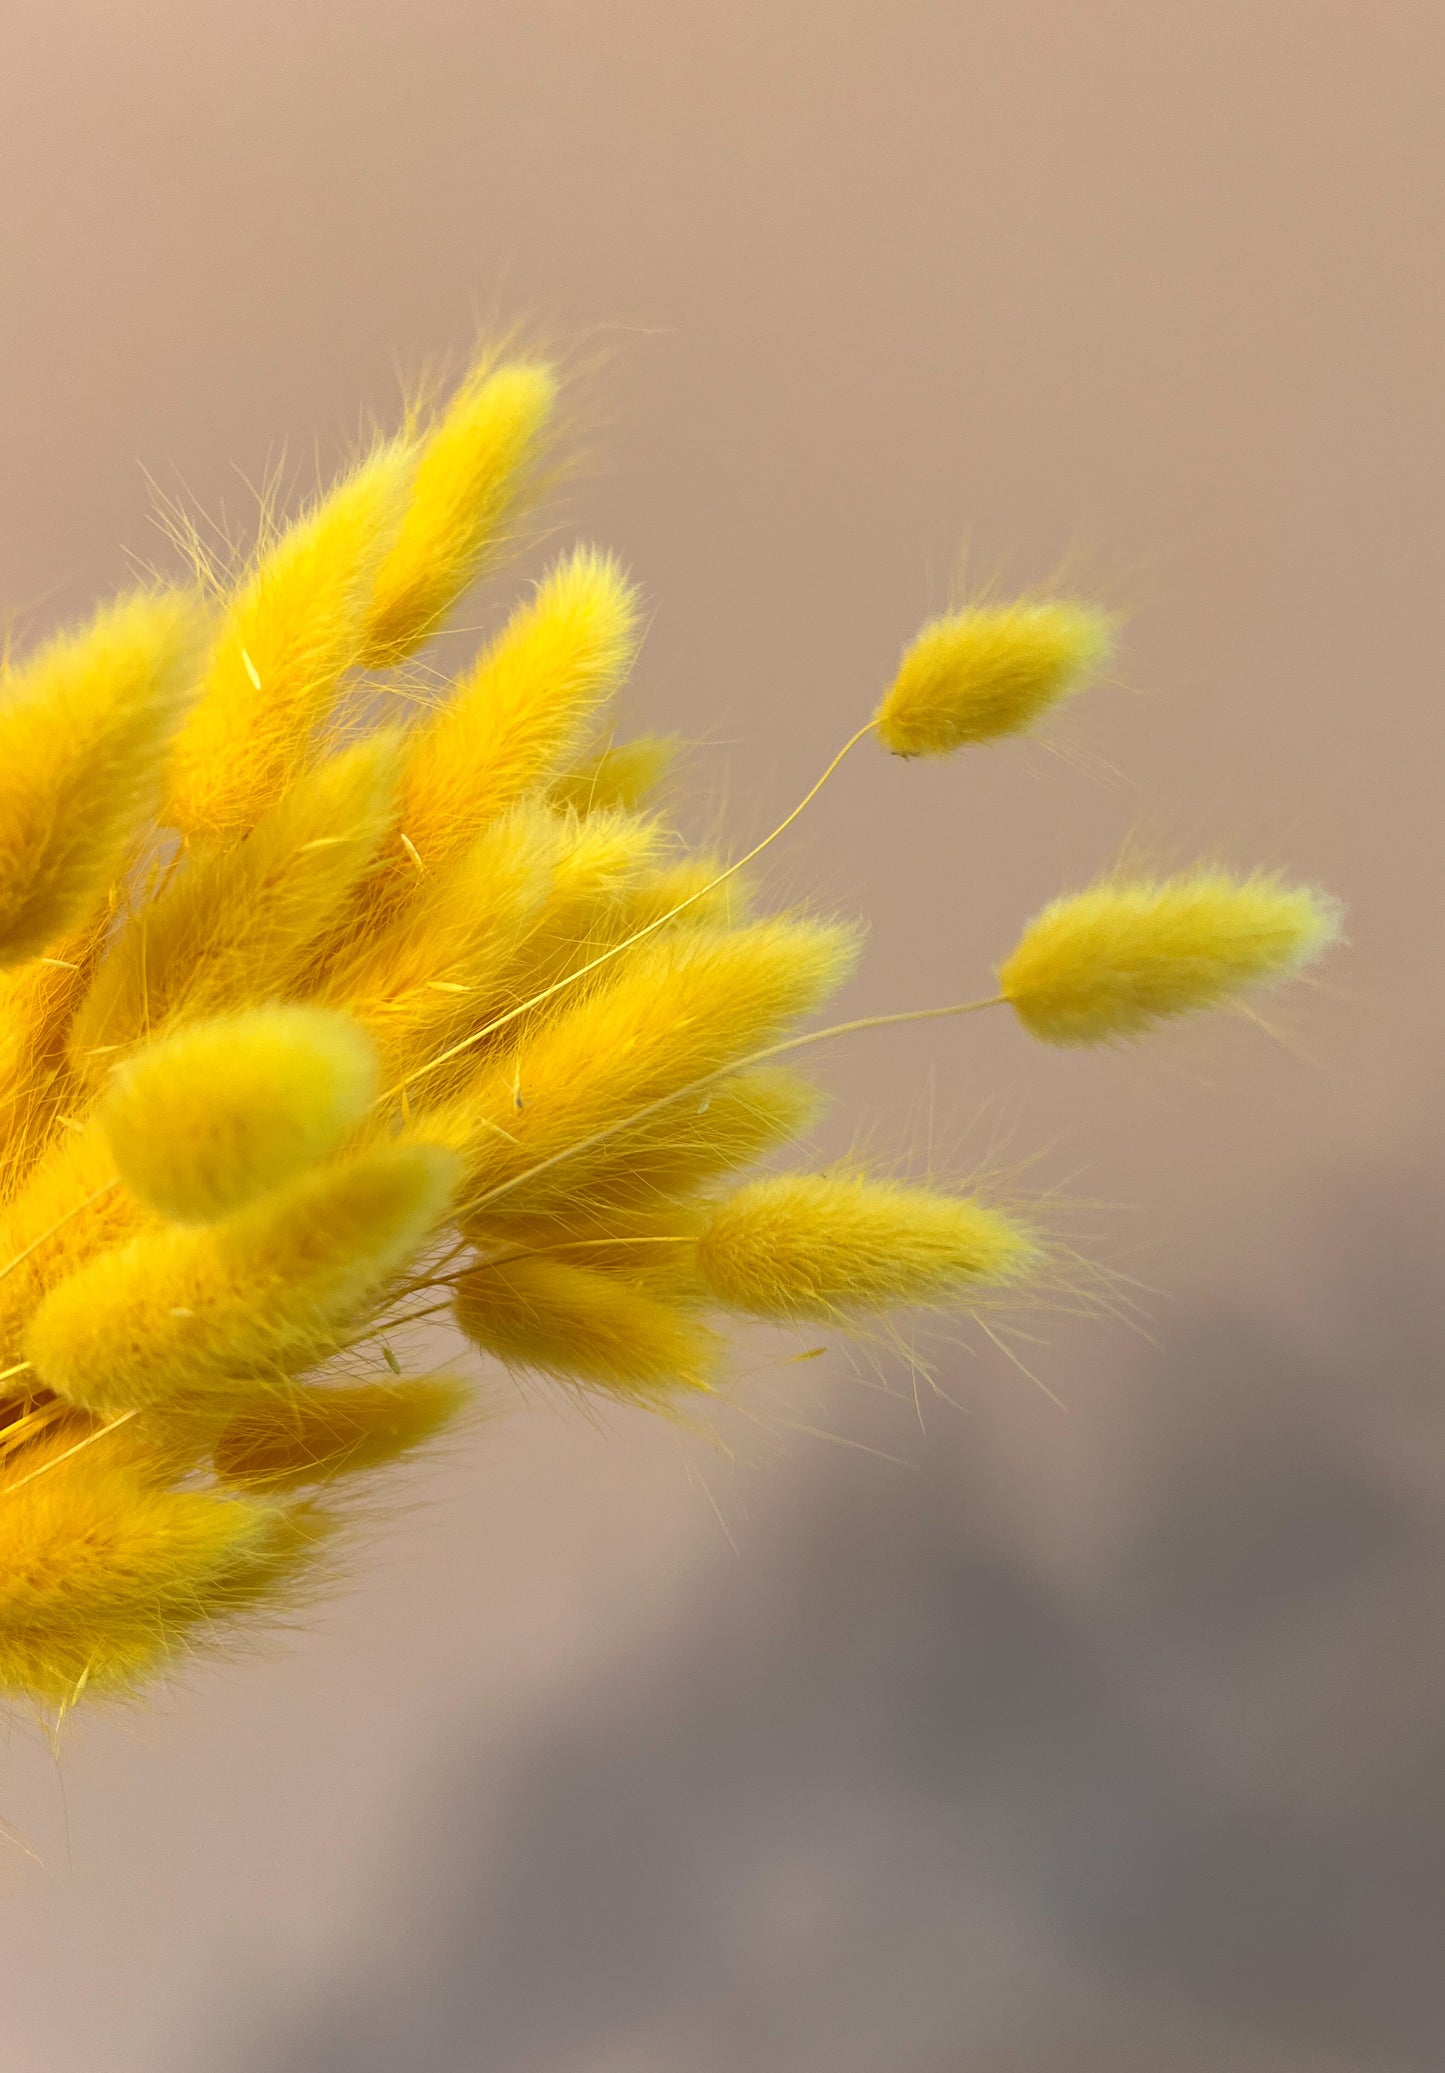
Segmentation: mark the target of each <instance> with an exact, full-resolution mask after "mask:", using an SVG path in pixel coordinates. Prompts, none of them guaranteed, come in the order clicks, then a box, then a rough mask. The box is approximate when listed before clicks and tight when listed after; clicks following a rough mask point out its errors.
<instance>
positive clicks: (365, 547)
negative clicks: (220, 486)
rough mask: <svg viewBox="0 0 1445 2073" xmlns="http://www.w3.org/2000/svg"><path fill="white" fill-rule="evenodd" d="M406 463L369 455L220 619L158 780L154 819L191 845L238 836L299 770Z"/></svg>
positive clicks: (391, 525)
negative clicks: (162, 795)
mask: <svg viewBox="0 0 1445 2073" xmlns="http://www.w3.org/2000/svg"><path fill="white" fill-rule="evenodd" d="M414 460H415V456H414V452H413V449H412V447H411V445H410V443H409V442H408V441H406V440H404V439H398V440H393V441H391V442H390V443H389V444H386V445H383V446H380V447H378V448H377V449H376V451H375V452H374V453H372V454H371V455H369V456H368V458H367V459H366V460H364V461H363V462H362V463H361V465H360V466H359V467H357V468H356V469H355V470H353V472H352V473H351V474H350V475H348V476H347V477H346V478H345V479H344V480H343V481H342V482H341V483H339V484H338V485H337V487H336V488H335V489H333V490H332V491H331V492H330V494H329V495H328V496H326V497H325V498H323V499H322V501H321V502H320V503H319V504H318V505H317V506H316V507H315V509H314V510H312V511H311V512H309V513H308V514H307V515H306V516H305V517H304V518H302V519H300V520H299V521H298V522H297V523H296V524H295V525H293V526H291V527H290V528H289V529H288V530H287V531H286V532H284V533H282V535H281V537H280V539H279V540H277V541H276V543H275V544H274V546H272V547H271V548H270V549H269V550H268V551H267V552H265V553H264V554H263V555H262V556H261V558H260V561H259V562H258V564H257V566H256V568H255V571H254V573H253V574H252V575H251V576H250V577H249V579H248V580H247V581H246V582H245V583H243V585H242V586H241V588H240V590H239V592H238V593H237V595H236V597H235V598H234V600H233V602H232V603H231V606H230V608H229V610H228V612H227V614H226V616H225V619H224V621H223V623H222V625H221V629H220V633H219V635H218V637H217V640H216V645H215V648H214V650H213V652H212V655H211V660H210V664H209V668H208V670H207V673H206V678H205V682H204V684H203V686H202V689H201V692H200V695H199V697H198V698H197V700H196V703H195V704H194V706H193V707H192V708H191V711H190V714H189V716H188V718H187V720H186V723H185V725H184V726H183V727H182V729H181V731H180V733H179V735H178V736H177V738H176V741H175V745H174V747H173V749H172V752H171V757H170V762H169V764H168V766H167V771H166V806H165V817H166V820H167V822H168V824H169V825H170V826H171V827H175V828H179V829H180V831H181V832H182V834H184V835H186V836H188V837H189V838H190V839H191V840H193V841H198V842H219V841H234V840H236V839H237V838H238V837H240V836H242V835H245V834H247V833H248V832H249V831H250V830H251V829H252V828H254V827H255V825H256V823H257V821H259V820H260V818H261V816H262V815H263V814H264V813H265V812H266V810H267V808H268V807H270V806H271V805H272V804H273V802H274V801H275V799H276V797H277V795H278V794H279V793H280V792H281V791H282V790H284V788H285V787H286V785H287V784H289V783H291V782H292V781H293V780H294V779H295V778H296V777H297V776H298V775H299V773H300V772H301V771H303V770H304V769H305V768H306V767H307V765H308V763H309V762H310V761H311V759H312V757H313V755H314V753H315V750H316V746H317V741H318V735H319V730H320V729H321V728H322V726H323V725H324V723H325V721H326V720H327V719H328V717H329V716H330V713H331V710H332V707H333V706H334V704H335V702H336V699H337V697H338V695H339V693H340V691H341V688H342V684H343V680H344V678H345V676H346V674H347V672H348V671H349V670H352V669H354V668H355V667H356V666H357V665H358V664H359V663H360V662H361V660H362V650H363V645H364V626H365V616H366V612H367V609H368V605H369V601H370V597H371V590H372V584H373V582H374V580H375V577H376V571H377V567H378V564H379V563H380V561H381V557H382V555H383V554H384V553H385V552H386V550H387V548H388V547H389V546H390V544H391V542H392V540H393V539H394V537H395V535H396V529H397V526H398V524H399V522H400V519H401V512H402V506H403V502H404V500H405V497H406V494H407V491H408V488H409V486H410V483H411V476H412V469H413V465H414Z"/></svg>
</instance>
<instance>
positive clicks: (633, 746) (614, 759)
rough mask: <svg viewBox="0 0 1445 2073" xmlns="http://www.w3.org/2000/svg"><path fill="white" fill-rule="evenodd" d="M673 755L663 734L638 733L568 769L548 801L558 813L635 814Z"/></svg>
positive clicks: (673, 747)
mask: <svg viewBox="0 0 1445 2073" xmlns="http://www.w3.org/2000/svg"><path fill="white" fill-rule="evenodd" d="M676 756H677V743H676V742H675V741H671V740H669V738H668V737H667V736H666V735H665V734H639V735H636V736H634V738H633V739H632V740H631V741H618V742H614V743H613V744H612V746H611V747H610V748H606V749H603V750H602V752H601V754H600V755H597V756H593V757H591V758H589V760H588V761H587V762H585V763H581V764H579V765H578V767H577V768H576V769H575V770H569V771H567V772H565V773H564V774H563V776H561V777H559V778H558V779H557V780H556V782H555V783H554V784H553V786H552V789H551V792H550V793H549V795H548V796H549V798H550V799H551V802H552V804H553V805H554V806H555V807H557V808H558V809H559V810H560V811H562V812H571V813H603V812H606V811H608V810H609V809H612V808H620V809H621V811H622V812H624V813H636V812H637V810H638V808H639V807H640V806H644V805H645V804H646V803H647V801H648V799H649V798H650V797H651V795H652V793H653V792H655V791H656V789H657V787H658V786H659V785H660V784H661V783H662V781H663V779H664V778H665V777H666V776H667V773H668V771H669V770H670V769H671V768H672V765H673V762H674V761H675V759H676Z"/></svg>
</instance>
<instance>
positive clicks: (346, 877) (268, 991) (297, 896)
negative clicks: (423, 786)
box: [70, 731, 399, 1083]
mask: <svg viewBox="0 0 1445 2073" xmlns="http://www.w3.org/2000/svg"><path fill="white" fill-rule="evenodd" d="M398 742H399V738H398V736H397V735H395V734H394V733H391V732H388V731H383V732H378V733H376V734H373V735H370V736H368V737H367V738H366V739H365V740H363V741H360V742H357V743H356V744H355V745H354V746H353V747H351V748H348V749H343V750H341V751H340V752H339V753H338V754H336V755H334V756H332V757H330V758H329V759H328V760H327V761H326V762H325V763H322V764H320V765H318V766H317V768H316V769H315V770H312V771H308V772H307V774H306V775H305V776H304V777H303V778H302V779H301V780H300V781H299V782H298V783H297V785H296V786H295V788H294V789H293V790H292V791H291V792H289V793H288V794H287V795H286V796H285V797H284V798H282V799H281V800H279V801H278V802H277V804H276V805H275V806H273V807H272V809H271V811H270V812H269V813H267V814H266V815H265V816H264V817H263V819H262V820H261V822H260V824H259V825H258V826H257V828H256V830H255V832H254V833H253V834H252V835H251V836H250V838H249V839H248V840H247V841H245V842H242V843H238V844H236V845H235V846H234V847H232V848H230V849H226V850H223V851H220V852H212V853H207V854H203V855H201V856H198V857H192V858H190V859H189V860H188V861H186V862H185V863H184V864H183V865H182V866H181V867H180V869H178V870H177V872H176V874H175V876H174V877H173V878H172V879H171V880H170V882H169V883H168V884H167V885H165V886H164V888H163V889H162V890H161V892H160V893H159V894H158V895H157V896H156V897H155V898H154V899H153V900H151V901H150V902H149V903H148V904H145V905H143V906H141V907H140V908H139V909H138V910H137V911H136V912H134V913H132V914H131V915H130V917H129V918H128V920H127V922H126V924H125V927H124V928H123V929H122V931H121V933H120V935H119V937H118V939H117V940H116V942H115V944H114V945H113V947H112V949H111V951H110V953H109V955H108V956H107V958H106V959H105V962H104V963H103V964H102V965H101V967H100V970H99V972H98V973H97V974H96V978H95V983H94V985H93V986H92V988H91V990H90V993H89V996H88V997H87V999H86V1001H85V1004H84V1006H83V1008H82V1009H81V1011H80V1013H79V1014H78V1015H77V1017H76V1020H75V1025H74V1029H73V1031H72V1034H71V1043H70V1055H71V1059H72V1062H73V1064H74V1066H75V1069H76V1071H77V1073H78V1074H79V1075H80V1076H81V1077H82V1078H83V1079H86V1080H89V1081H90V1082H92V1083H94V1082H95V1081H96V1080H97V1079H99V1078H101V1077H103V1076H104V1075H105V1073H107V1072H108V1071H109V1070H110V1068H111V1067H112V1066H113V1065H115V1064H117V1063H118V1062H119V1060H120V1058H121V1057H122V1056H123V1055H124V1054H125V1053H126V1052H127V1051H129V1050H131V1049H132V1048H133V1047H134V1046H135V1045H137V1044H139V1043H143V1042H145V1041H146V1040H147V1039H148V1038H150V1037H153V1036H157V1035H159V1034H160V1033H161V1032H162V1031H164V1030H166V1029H168V1028H169V1027H170V1026H171V1025H172V1023H173V1022H175V1021H177V1020H179V1019H181V1018H191V1019H198V1018H200V1017H202V1016H206V1015H213V1014H217V1013H220V1012H223V1011H225V1010H229V1009H233V1008H239V1007H244V1006H246V1005H248V1004H249V1003H251V1002H253V1001H256V1000H264V999H266V998H267V997H268V996H272V995H275V994H277V993H279V992H281V991H282V990H283V989H284V988H285V987H286V986H287V985H288V983H289V982H290V981H291V980H292V979H293V977H294V976H295V975H296V974H297V972H298V968H299V967H300V966H301V965H302V963H303V959H304V957H305V954H306V953H307V950H308V947H309V946H310V945H311V944H313V943H314V942H315V940H316V939H317V937H318V936H320V935H321V934H322V932H323V931H324V930H325V929H326V927H327V926H328V924H329V923H330V922H331V921H332V920H333V919H334V918H335V916H336V915H337V913H338V912H339V911H340V909H341V908H342V906H343V903H344V902H345V901H346V899H347V898H348V896H349V895H350V894H351V892H352V891H353V890H354V889H355V887H356V885H357V884H358V883H359V882H360V880H361V878H362V876H363V874H364V873H365V872H366V870H367V869H368V868H369V866H370V864H371V862H372V859H373V858H374V857H375V855H376V852H377V850H378V848H379V847H380V845H381V842H382V840H383V838H384V836H385V834H386V831H387V829H388V827H389V826H390V820H391V802H392V796H393V790H394V785H395V778H396V769H397V757H398Z"/></svg>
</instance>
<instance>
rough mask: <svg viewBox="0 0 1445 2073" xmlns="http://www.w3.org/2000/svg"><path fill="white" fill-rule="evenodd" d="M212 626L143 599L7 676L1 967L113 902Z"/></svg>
mask: <svg viewBox="0 0 1445 2073" xmlns="http://www.w3.org/2000/svg"><path fill="white" fill-rule="evenodd" d="M204 632H205V620H204V617H203V615H202V613H201V611H200V609H199V604H198V601H197V600H196V599H195V598H193V597H190V596H188V595H183V594H178V593H167V592H142V593H140V594H138V595H137V596H134V597H129V598H124V599H122V600H121V601H120V602H119V603H118V604H114V605H110V606H107V607H106V608H105V609H104V610H103V611H101V612H98V613H97V614H96V616H95V618H94V619H93V620H92V621H91V623H90V624H89V625H88V626H85V627H82V628H81V629H80V630H79V631H77V632H72V633H65V634H61V635H59V636H58V637H57V638H56V639H55V640H53V641H50V642H48V643H47V644H46V645H45V646H44V647H43V648H41V649H40V650H39V651H38V652H37V653H36V654H35V655H33V656H31V657H29V658H28V659H27V660H25V661H23V662H21V663H18V664H8V665H7V666H6V667H5V669H4V670H3V672H0V964H13V963H18V962H20V961H21V960H22V959H24V958H27V957H33V956H35V955H36V954H37V953H38V952H40V951H43V950H44V949H45V948H46V946H47V945H48V944H50V943H52V942H54V941H55V939H56V938H57V937H58V936H60V935H61V934H62V933H63V932H64V931H66V930H67V929H70V928H73V927H74V926H76V925H77V924H78V923H80V922H82V921H83V920H84V919H85V917H86V913H87V910H88V909H89V908H90V907H91V906H92V905H93V904H94V903H95V902H96V901H98V900H102V899H103V898H104V896H105V894H106V893H107V891H108V889H109V886H110V881H111V879H112V877H113V876H114V875H115V873H116V871H117V869H118V868H119V866H120V863H121V860H122V857H123V854H124V851H125V847H126V844H127V842H128V841H129V840H130V838H131V836H132V835H133V834H134V833H135V831H136V828H137V826H138V825H139V824H140V823H141V822H143V821H144V820H145V819H146V818H147V817H148V816H149V814H150V812H151V811H152V809H153V807H154V804H155V800H156V797H157V795H158V793H159V789H160V782H161V763H162V759H163V757H164V755H165V752H166V745H167V742H168V740H169V738H170V736H171V734H172V733H173V731H174V729H175V727H176V725H177V722H178V721H179V719H180V716H181V713H182V711H183V708H184V705H185V701H186V699H187V698H188V697H189V696H190V694H191V692H192V690H193V688H194V683H195V676H196V669H197V665H198V659H199V655H200V649H201V642H202V639H203V636H204Z"/></svg>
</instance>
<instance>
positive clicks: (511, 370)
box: [363, 361, 557, 669]
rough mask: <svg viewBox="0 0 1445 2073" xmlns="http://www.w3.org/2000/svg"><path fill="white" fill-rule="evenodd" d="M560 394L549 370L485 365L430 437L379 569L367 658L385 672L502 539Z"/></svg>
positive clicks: (433, 623)
mask: <svg viewBox="0 0 1445 2073" xmlns="http://www.w3.org/2000/svg"><path fill="white" fill-rule="evenodd" d="M556 398H557V380H556V376H555V375H554V374H553V373H552V371H551V369H550V368H548V367H543V366H539V365H531V364H528V363H527V362H524V361H518V362H515V363H508V364H507V365H504V366H501V367H497V368H494V369H492V370H490V371H488V369H486V368H485V367H481V368H478V369H477V370H476V372H475V373H474V374H473V375H472V376H471V378H470V379H469V380H467V381H466V382H464V383H463V384H462V387H461V388H460V389H459V390H458V392H457V394H456V395H455V397H454V398H453V399H452V401H451V403H450V404H449V406H448V407H447V409H446V410H445V411H444V412H443V414H442V416H441V418H440V420H439V421H438V423H437V425H436V427H435V429H434V430H433V431H432V432H431V433H430V435H429V436H428V438H427V440H426V443H425V445H424V447H423V449H422V454H421V459H420V462H419V463H418V466H417V471H416V477H415V480H414V482H413V484H412V491H411V501H410V503H409V504H408V506H407V510H406V515H405V517H404V518H403V520H402V524H401V530H400V532H399V533H398V535H397V538H396V542H395V545H394V546H393V547H392V549H391V551H390V553H389V554H388V555H387V557H386V560H385V561H384V562H383V563H382V565H381V568H380V569H379V570H378V572H377V576H376V585H375V589H374V592H373V594H372V599H371V606H370V611H369V613H368V616H367V624H366V641H365V649H364V655H363V659H364V661H365V663H366V666H367V667H368V668H369V669H383V668H386V667H388V666H389V665H391V664H392V663H396V662H400V661H403V660H404V659H405V657H406V656H408V655H409V654H411V652H412V651H413V649H415V648H417V647H418V646H419V645H420V644H421V642H422V641H424V640H425V639H426V637H427V635H428V634H430V633H432V632H434V631H435V629H436V628H437V626H439V625H440V623H441V621H442V620H443V619H444V618H445V617H446V614H447V613H448V612H449V611H450V610H451V608H452V606H453V605H454V604H455V603H456V601H457V599H458V598H459V597H460V596H461V594H462V592H463V591H464V590H465V589H466V588H467V586H468V585H469V584H470V583H471V582H472V581H473V580H474V579H475V578H476V577H477V576H478V575H479V574H480V573H481V571H482V568H483V567H484V566H485V564H486V562H487V560H488V559H489V557H490V555H491V554H492V553H493V552H494V550H495V549H496V547H497V545H498V544H499V541H500V539H501V538H502V537H503V536H504V532H505V528H506V524H507V521H508V518H509V516H510V515H511V513H512V511H513V509H514V507H515V505H516V502H517V499H518V496H519V494H520V493H521V491H522V490H523V488H524V487H525V481H526V476H527V472H528V464H529V463H530V462H531V461H532V460H533V459H534V457H535V455H536V451H537V448H538V446H539V444H540V442H541V439H542V434H543V432H544V430H545V427H546V424H547V420H548V418H549V417H550V416H551V414H552V409H553V406H554V404H555V402H556Z"/></svg>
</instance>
